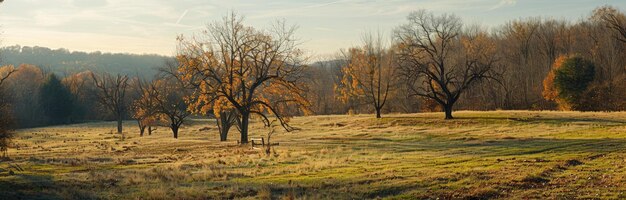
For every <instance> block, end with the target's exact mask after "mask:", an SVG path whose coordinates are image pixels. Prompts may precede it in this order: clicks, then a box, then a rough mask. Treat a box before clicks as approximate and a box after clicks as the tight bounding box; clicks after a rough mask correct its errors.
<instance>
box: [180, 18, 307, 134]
mask: <svg viewBox="0 0 626 200" xmlns="http://www.w3.org/2000/svg"><path fill="white" fill-rule="evenodd" d="M295 30H296V29H295V27H289V26H286V25H285V23H284V22H279V23H276V24H274V26H273V27H272V28H271V29H270V30H267V31H261V30H257V29H255V28H253V27H249V26H246V25H244V24H243V18H242V17H239V16H237V15H236V14H231V15H229V16H227V17H225V18H224V19H223V20H222V21H220V22H215V23H212V24H210V25H208V27H207V30H206V31H204V32H203V35H202V36H201V38H189V39H187V38H183V37H182V36H181V37H179V45H180V46H179V54H178V56H177V58H178V62H179V63H180V68H179V72H180V76H181V77H182V78H181V80H183V81H184V82H187V84H186V85H191V86H193V87H194V88H195V93H194V94H193V95H192V96H193V97H192V98H189V99H191V100H192V102H191V103H192V105H191V108H192V110H193V111H194V112H196V113H199V114H206V113H207V112H209V111H212V112H213V113H214V114H215V115H217V116H218V117H219V115H220V114H221V112H222V111H224V110H229V109H233V110H235V111H236V112H237V116H238V117H239V119H240V120H239V128H240V132H241V143H247V142H248V131H249V130H248V127H249V126H248V125H249V122H250V117H251V115H254V116H258V117H259V118H260V119H261V120H262V121H263V122H265V123H266V125H267V124H269V121H270V120H269V118H270V117H275V118H277V119H278V121H280V123H281V125H282V126H283V127H284V128H285V129H286V130H287V131H291V130H292V129H293V127H291V126H289V125H288V117H289V116H290V115H292V114H294V113H292V112H289V111H290V110H289V109H290V108H293V107H299V106H302V105H306V104H307V102H306V98H305V96H304V92H305V87H304V84H303V82H302V81H301V79H302V76H303V74H302V71H303V69H304V67H303V65H302V61H303V60H302V59H301V58H302V56H301V55H302V52H301V51H300V50H299V49H298V48H297V47H298V42H297V41H296V39H295V38H294V31H295Z"/></svg>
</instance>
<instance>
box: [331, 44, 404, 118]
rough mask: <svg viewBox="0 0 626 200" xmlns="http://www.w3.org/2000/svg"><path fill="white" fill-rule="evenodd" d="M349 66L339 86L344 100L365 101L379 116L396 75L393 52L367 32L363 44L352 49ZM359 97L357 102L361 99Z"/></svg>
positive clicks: (378, 116)
mask: <svg viewBox="0 0 626 200" xmlns="http://www.w3.org/2000/svg"><path fill="white" fill-rule="evenodd" d="M346 57H348V59H347V60H348V62H347V65H346V66H344V67H343V68H342V69H341V72H342V78H341V83H340V84H339V85H337V86H336V89H337V90H338V92H339V93H340V96H339V99H340V100H342V101H343V102H344V103H349V102H350V101H354V99H358V100H362V101H365V102H367V103H368V104H370V105H372V107H374V110H375V112H376V118H381V110H382V108H383V106H385V104H386V103H387V99H388V97H389V94H390V90H392V89H393V88H392V84H393V83H394V80H395V78H396V77H397V76H396V73H395V72H396V70H395V66H394V63H393V52H391V50H389V49H387V48H385V46H384V44H383V41H382V38H381V36H380V35H379V36H378V37H377V38H373V37H372V36H371V35H366V36H365V38H364V45H363V46H362V47H357V48H351V49H350V50H349V52H348V55H347V56H346ZM358 100H357V101H358Z"/></svg>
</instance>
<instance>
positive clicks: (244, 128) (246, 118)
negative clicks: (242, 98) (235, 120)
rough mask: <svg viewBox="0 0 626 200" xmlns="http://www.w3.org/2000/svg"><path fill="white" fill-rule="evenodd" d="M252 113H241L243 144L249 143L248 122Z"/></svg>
mask: <svg viewBox="0 0 626 200" xmlns="http://www.w3.org/2000/svg"><path fill="white" fill-rule="evenodd" d="M249 117H250V114H249V113H242V114H241V144H248V122H249V121H250V119H249Z"/></svg>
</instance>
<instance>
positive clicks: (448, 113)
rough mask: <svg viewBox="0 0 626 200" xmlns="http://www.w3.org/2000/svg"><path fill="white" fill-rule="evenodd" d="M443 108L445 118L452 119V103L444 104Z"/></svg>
mask: <svg viewBox="0 0 626 200" xmlns="http://www.w3.org/2000/svg"><path fill="white" fill-rule="evenodd" d="M443 109H444V111H445V112H446V119H454V117H452V105H444V106H443Z"/></svg>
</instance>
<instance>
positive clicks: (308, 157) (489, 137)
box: [0, 111, 626, 199]
mask: <svg viewBox="0 0 626 200" xmlns="http://www.w3.org/2000/svg"><path fill="white" fill-rule="evenodd" d="M455 116H456V117H457V119H455V120H448V121H446V120H442V119H441V118H442V117H443V116H442V114H440V113H424V114H398V115H387V116H385V118H383V119H378V120H377V119H374V118H373V117H372V116H370V115H355V116H343V115H338V116H311V117H298V118H294V119H293V120H292V123H293V125H294V126H296V127H298V128H301V129H302V130H299V131H297V132H293V133H284V132H278V133H277V134H276V135H275V136H274V137H272V141H273V142H279V143H280V145H279V146H276V148H275V153H274V154H273V155H271V156H266V155H265V154H264V153H263V151H262V150H260V149H251V148H250V147H249V146H237V145H235V142H234V141H235V140H236V139H238V136H237V134H236V133H235V132H233V133H231V135H230V136H229V137H230V140H231V141H230V142H219V141H218V140H219V136H218V133H217V130H216V129H215V128H210V129H208V130H202V131H200V130H201V129H203V128H204V127H207V126H208V127H212V126H213V121H203V120H197V121H194V122H193V124H191V125H188V126H185V127H184V128H183V129H182V130H181V133H180V137H179V139H178V140H176V139H173V138H171V137H172V136H171V133H170V132H169V130H167V129H166V128H159V130H157V131H156V132H155V133H154V134H153V135H151V136H144V137H139V134H138V130H136V129H137V128H136V125H135V124H134V123H132V122H130V121H129V122H128V123H126V124H125V125H126V126H125V130H126V131H127V132H126V137H127V138H126V140H124V141H121V140H120V137H119V136H118V135H117V134H115V133H113V129H114V128H115V125H114V124H113V123H90V124H78V125H70V126H58V127H47V128H37V129H25V130H20V131H19V133H18V136H17V138H16V140H15V143H16V148H13V149H11V150H10V151H9V153H10V156H11V157H12V158H13V160H12V161H3V162H0V193H1V194H2V197H0V199H1V198H9V199H14V198H24V199H33V198H46V199H216V198H217V199H219V198H223V199H233V198H243V199H294V198H295V199H327V198H333V199H336V198H339V199H363V198H378V197H380V198H392V199H394V198H400V199H402V198H408V199H422V198H445V199H448V198H503V199H509V198H521V199H528V198H574V197H578V198H626V194H624V192H626V178H625V177H626V164H625V161H626V148H625V147H626V113H623V112H622V113H593V112H590V113H578V112H531V111H494V112H473V111H464V112H457V113H455ZM266 132H267V129H264V128H263V127H261V125H260V124H254V125H253V127H252V133H251V134H252V136H260V135H262V134H265V133H266Z"/></svg>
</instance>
